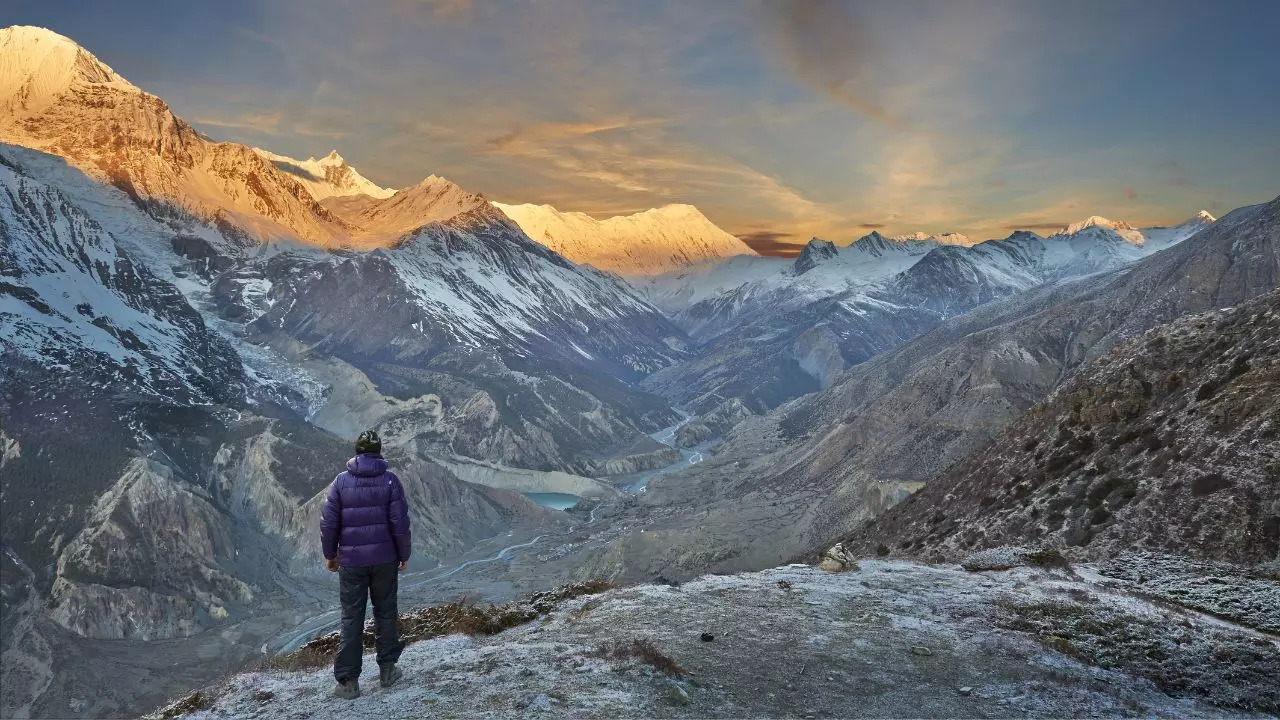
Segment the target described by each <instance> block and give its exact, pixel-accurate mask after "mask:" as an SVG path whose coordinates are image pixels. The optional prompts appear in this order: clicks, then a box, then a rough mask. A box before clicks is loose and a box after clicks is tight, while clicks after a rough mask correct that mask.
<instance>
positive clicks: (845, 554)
mask: <svg viewBox="0 0 1280 720" xmlns="http://www.w3.org/2000/svg"><path fill="white" fill-rule="evenodd" d="M818 569H819V570H826V571H827V572H846V571H848V570H857V569H858V563H857V562H856V561H855V560H854V557H853V553H850V552H849V551H848V550H846V549H845V547H844V545H843V544H842V543H836V544H835V545H832V546H831V549H830V550H827V552H826V553H824V554H823V555H822V562H820V563H818Z"/></svg>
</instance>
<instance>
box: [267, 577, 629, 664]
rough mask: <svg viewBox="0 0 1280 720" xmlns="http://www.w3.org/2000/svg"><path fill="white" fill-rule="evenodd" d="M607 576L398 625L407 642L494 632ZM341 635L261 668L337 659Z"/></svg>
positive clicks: (605, 586)
mask: <svg viewBox="0 0 1280 720" xmlns="http://www.w3.org/2000/svg"><path fill="white" fill-rule="evenodd" d="M613 587H614V586H613V585H612V584H611V583H608V582H605V581H604V580H588V581H586V582H581V583H574V584H572V585H564V586H561V587H558V588H556V589H554V590H548V591H546V592H540V593H536V594H534V595H532V596H530V597H529V598H528V599H527V600H525V601H523V602H516V603H509V604H504V605H489V606H487V607H481V606H479V605H475V604H473V602H472V601H471V600H469V599H462V600H458V601H455V602H451V603H448V604H445V605H435V606H432V607H426V608H419V609H417V610H412V611H410V612H407V613H402V614H401V615H400V618H399V622H398V624H397V627H398V628H399V631H400V641H401V642H402V643H404V644H405V645H409V644H411V643H415V642H418V641H419V640H429V639H431V638H436V637H443V636H445V635H455V634H458V633H461V634H464V635H496V634H498V633H500V632H502V631H503V630H506V629H508V628H513V627H516V626H517V625H523V624H524V623H527V622H529V621H531V620H535V619H537V618H538V617H540V616H542V615H546V614H548V613H551V612H554V611H555V609H556V608H557V607H558V606H559V605H560V603H562V602H564V601H566V600H571V599H573V598H576V597H582V596H584V595H595V594H598V593H602V592H604V591H606V590H611V589H613ZM341 641H342V637H341V635H340V634H339V633H336V632H334V633H329V634H328V635H321V636H320V637H317V638H315V639H314V640H311V641H310V642H308V643H306V644H305V645H303V646H302V647H300V648H298V649H297V650H296V651H295V652H291V653H287V654H284V655H274V656H272V657H270V658H267V659H266V660H265V661H264V662H263V663H262V664H261V665H260V666H259V669H270V670H306V669H311V668H318V667H323V666H325V665H327V664H329V663H331V662H333V656H334V654H335V653H337V651H338V645H339V643H340V642H341ZM374 642H375V637H374V631H373V623H372V622H370V623H368V624H366V625H365V629H364V644H365V647H372V646H373V645H374Z"/></svg>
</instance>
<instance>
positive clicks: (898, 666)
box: [158, 561, 1280, 718]
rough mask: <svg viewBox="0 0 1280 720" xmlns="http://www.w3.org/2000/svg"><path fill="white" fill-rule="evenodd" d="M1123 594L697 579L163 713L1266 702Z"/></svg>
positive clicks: (1254, 655)
mask: <svg viewBox="0 0 1280 720" xmlns="http://www.w3.org/2000/svg"><path fill="white" fill-rule="evenodd" d="M1135 590H1136V588H1135V587H1134V586H1133V585H1132V584H1130V583H1126V582H1123V581H1117V580H1111V579H1108V578H1105V577H1101V576H1099V575H1098V574H1096V573H1094V572H1093V571H1092V570H1091V569H1090V568H1080V570H1079V574H1077V573H1075V572H1072V573H1071V574H1067V573H1060V572H1045V571H1041V570H1038V569H1034V568H1019V569H1015V570H1012V571H1008V572H1004V573H983V574H973V573H966V572H964V571H962V570H960V569H958V568H955V567H929V566H923V565H915V564H910V563H901V562H881V561H866V562H864V563H863V564H862V567H861V569H858V570H856V571H853V572H847V573H841V574H828V573H823V572H821V571H817V570H814V569H812V568H809V567H805V566H790V567H783V568H777V569H774V570H768V571H765V572H758V573H747V574H741V575H730V576H707V577H704V578H701V579H698V580H696V581H693V582H689V583H686V584H684V585H681V586H679V587H670V586H663V585H648V586H638V587H632V588H625V589H620V590H611V591H608V592H606V593H604V594H601V595H594V596H588V597H581V598H577V599H574V600H569V601H566V602H564V603H563V604H561V605H560V606H559V607H558V608H557V609H555V610H553V611H552V613H551V614H550V615H549V616H547V617H545V618H543V619H540V620H534V621H533V622H529V623H527V624H525V625H519V626H517V627H514V628H512V629H508V630H505V631H503V632H501V633H500V634H497V635H492V636H487V637H486V636H483V635H476V636H467V635H447V636H445V637H440V638H437V639H432V640H424V641H421V642H418V643H416V644H414V645H411V646H409V648H408V649H407V650H406V651H405V653H404V655H403V656H402V659H401V666H402V667H403V669H404V671H405V678H404V680H403V681H402V682H401V683H400V684H398V685H396V686H395V687H393V688H390V689H386V690H383V689H380V688H378V687H377V682H376V673H375V670H374V668H376V665H374V664H373V663H372V662H371V660H372V657H371V656H369V657H366V663H365V668H366V670H365V676H364V678H363V680H364V682H362V683H361V685H362V689H363V690H364V695H363V696H362V697H361V698H359V699H358V700H355V701H353V702H343V701H337V700H334V699H333V698H331V697H329V696H328V695H329V691H330V688H331V686H332V676H331V675H330V673H329V672H328V671H327V670H326V669H317V670H314V671H301V672H278V671H277V672H256V673H249V674H244V675H240V676H237V677H234V678H232V679H230V680H229V681H227V682H226V683H224V684H221V685H218V686H215V687H212V688H209V689H207V690H205V691H204V692H202V693H201V694H200V695H199V696H188V697H187V698H186V699H185V700H184V701H182V702H180V703H178V704H175V705H173V706H171V707H169V708H167V709H166V710H165V711H163V712H162V713H158V714H159V715H161V716H163V717H189V718H247V717H261V716H263V715H277V714H284V713H298V712H301V713H306V714H308V715H310V716H311V717H369V718H374V717H377V718H381V717H386V716H387V715H388V714H392V715H399V714H406V715H412V714H415V713H421V712H442V713H446V714H458V715H464V716H467V717H495V718H496V717H511V716H512V715H520V716H538V715H549V716H550V715H557V716H559V715H563V716H572V717H592V718H596V717H598V718H607V717H690V718H693V717H711V716H732V717H746V716H768V717H790V716H796V715H800V716H809V717H1004V716H1027V717H1078V716H1092V715H1126V714H1138V715H1175V716H1178V717H1201V716H1203V717H1222V716H1236V715H1239V716H1249V715H1252V714H1256V713H1262V714H1267V713H1273V712H1276V711H1277V709H1280V705H1278V704H1277V703H1280V697H1278V696H1277V694H1276V689H1275V687H1274V685H1273V683H1271V682H1270V678H1271V677H1273V676H1274V674H1275V673H1276V672H1277V671H1280V665H1278V663H1280V648H1278V647H1277V643H1276V641H1275V639H1274V638H1273V637H1269V636H1265V635H1262V634H1260V633H1257V632H1256V631H1252V630H1250V629H1249V628H1246V627H1241V626H1238V625H1234V624H1228V623H1223V622H1221V621H1217V620H1214V619H1211V618H1207V617H1205V616H1203V615H1200V614H1198V613H1196V612H1194V611H1191V610H1187V609H1184V608H1180V607H1177V606H1174V605H1166V604H1157V603H1153V602H1151V601H1147V600H1143V599H1140V598H1139V597H1137V596H1136V592H1135ZM535 615H536V613H535ZM1119 630H1123V631H1119ZM703 633H707V637H708V638H709V639H708V640H703V639H702V637H703V635H702V634H703ZM1211 658H1212V659H1211ZM850 688H854V689H856V691H850V690H849V689H850Z"/></svg>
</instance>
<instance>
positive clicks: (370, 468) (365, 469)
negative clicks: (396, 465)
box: [347, 453, 387, 477]
mask: <svg viewBox="0 0 1280 720" xmlns="http://www.w3.org/2000/svg"><path fill="white" fill-rule="evenodd" d="M386 471H387V461H386V460H383V459H382V456H381V455H374V454H373V453H365V454H363V455H357V456H355V457H353V458H351V459H350V460H348V461H347V472H349V473H351V474H352V475H355V476H356V477H377V476H378V475H381V474H382V473H384V472H386Z"/></svg>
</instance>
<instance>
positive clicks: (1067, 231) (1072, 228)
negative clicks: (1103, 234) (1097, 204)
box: [1057, 215, 1135, 235]
mask: <svg viewBox="0 0 1280 720" xmlns="http://www.w3.org/2000/svg"><path fill="white" fill-rule="evenodd" d="M1091 227H1098V228H1105V229H1107V230H1134V229H1135V228H1134V227H1133V226H1132V225H1130V224H1129V223H1127V222H1124V221H1123V220H1108V219H1107V218H1104V217H1102V216H1101V215H1090V216H1089V217H1087V218H1085V219H1084V220H1081V221H1080V222H1074V223H1071V224H1070V225H1067V226H1066V227H1064V228H1062V229H1061V230H1059V231H1058V233H1057V234H1059V235H1074V234H1076V233H1078V232H1080V231H1081V230H1087V229H1088V228H1091Z"/></svg>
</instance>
